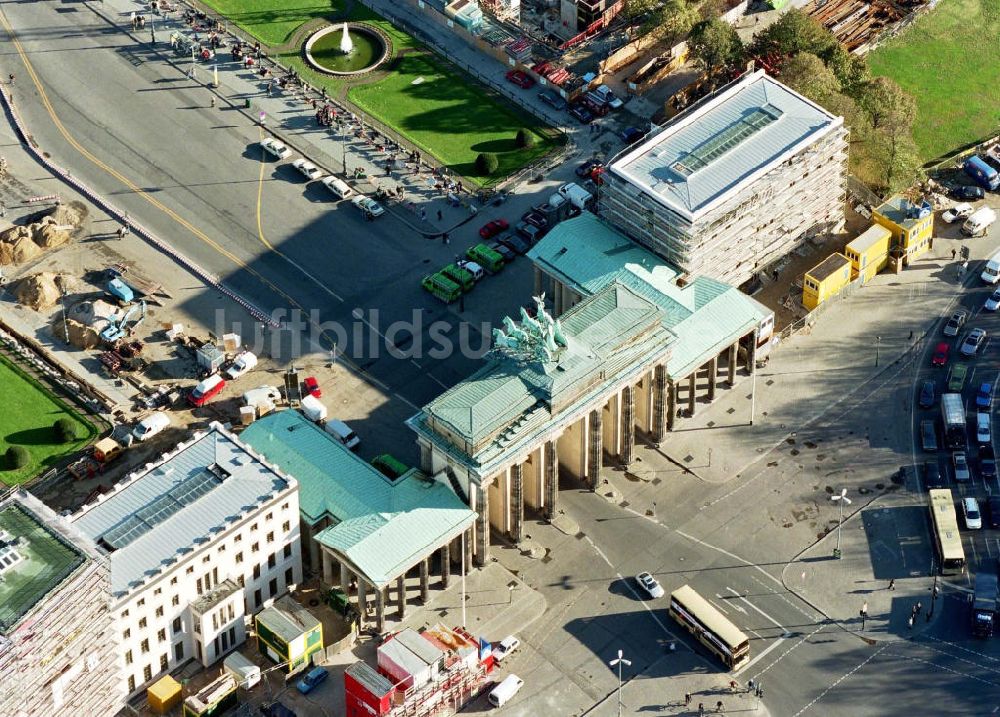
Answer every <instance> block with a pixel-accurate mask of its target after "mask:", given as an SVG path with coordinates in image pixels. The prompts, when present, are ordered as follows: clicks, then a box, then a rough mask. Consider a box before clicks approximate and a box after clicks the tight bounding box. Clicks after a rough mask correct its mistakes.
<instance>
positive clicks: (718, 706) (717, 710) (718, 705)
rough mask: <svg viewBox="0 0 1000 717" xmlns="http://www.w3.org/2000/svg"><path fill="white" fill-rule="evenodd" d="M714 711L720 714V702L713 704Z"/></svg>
mask: <svg viewBox="0 0 1000 717" xmlns="http://www.w3.org/2000/svg"><path fill="white" fill-rule="evenodd" d="M715 711H716V712H722V700H719V701H718V702H716V703H715Z"/></svg>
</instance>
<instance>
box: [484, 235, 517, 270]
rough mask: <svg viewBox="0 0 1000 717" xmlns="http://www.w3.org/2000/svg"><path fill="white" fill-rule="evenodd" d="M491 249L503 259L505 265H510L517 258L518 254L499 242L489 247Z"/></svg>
mask: <svg viewBox="0 0 1000 717" xmlns="http://www.w3.org/2000/svg"><path fill="white" fill-rule="evenodd" d="M489 247H490V249H492V250H493V251H495V252H496V253H497V254H499V255H500V256H502V257H503V263H504V264H510V263H511V262H512V261H514V259H516V258H517V254H515V253H514V252H512V251H511V250H510V247H509V246H507V245H506V244H503V243H501V242H500V241H499V240H497V241H494V242H492V243H491V244H490V245H489Z"/></svg>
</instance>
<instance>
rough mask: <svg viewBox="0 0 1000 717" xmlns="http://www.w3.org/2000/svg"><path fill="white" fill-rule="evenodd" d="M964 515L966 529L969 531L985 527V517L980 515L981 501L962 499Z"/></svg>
mask: <svg viewBox="0 0 1000 717" xmlns="http://www.w3.org/2000/svg"><path fill="white" fill-rule="evenodd" d="M962 515H964V516H965V527H966V528H968V529H969V530H979V529H980V528H982V527H983V516H982V515H980V513H979V501H978V500H976V499H975V498H963V499H962Z"/></svg>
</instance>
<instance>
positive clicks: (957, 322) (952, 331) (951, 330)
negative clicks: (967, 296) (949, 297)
mask: <svg viewBox="0 0 1000 717" xmlns="http://www.w3.org/2000/svg"><path fill="white" fill-rule="evenodd" d="M967 318H969V314H968V312H967V311H961V310H960V311H956V312H955V313H954V314H952V315H951V318H950V319H948V323H947V324H945V325H944V335H945V336H958V332H959V331H960V330H961V328H962V327H963V326H964V325H965V320H966V319H967Z"/></svg>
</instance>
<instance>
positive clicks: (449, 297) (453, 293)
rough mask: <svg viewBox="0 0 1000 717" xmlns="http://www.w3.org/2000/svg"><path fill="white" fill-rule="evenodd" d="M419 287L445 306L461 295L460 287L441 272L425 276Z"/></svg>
mask: <svg viewBox="0 0 1000 717" xmlns="http://www.w3.org/2000/svg"><path fill="white" fill-rule="evenodd" d="M420 285H421V286H422V287H424V289H425V290H427V291H428V292H430V293H431V294H432V295H433V296H436V297H437V298H439V299H441V301H443V302H444V303H446V304H450V303H451V302H453V301H455V300H456V299H458V297H460V296H461V295H462V287H460V286H459V285H458V284H456V283H455V282H454V281H452V280H451V279H449V278H448V277H447V276H445V275H444V274H442V273H441V272H438V273H437V274H429V275H427V276H425V277H424V278H423V279H421V280H420Z"/></svg>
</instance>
